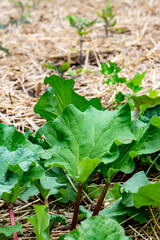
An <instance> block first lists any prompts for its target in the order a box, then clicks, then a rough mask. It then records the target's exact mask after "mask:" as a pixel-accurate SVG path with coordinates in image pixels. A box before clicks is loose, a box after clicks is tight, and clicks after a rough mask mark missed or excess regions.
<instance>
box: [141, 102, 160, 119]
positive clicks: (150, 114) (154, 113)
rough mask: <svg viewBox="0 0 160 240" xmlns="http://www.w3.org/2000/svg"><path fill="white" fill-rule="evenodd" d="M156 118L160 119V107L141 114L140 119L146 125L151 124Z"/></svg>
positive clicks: (157, 106)
mask: <svg viewBox="0 0 160 240" xmlns="http://www.w3.org/2000/svg"><path fill="white" fill-rule="evenodd" d="M154 116H157V117H160V105H156V106H155V107H152V108H148V109H146V110H145V112H144V114H143V115H142V114H141V115H140V117H139V118H140V120H141V121H143V122H144V123H149V122H150V120H151V118H152V117H154Z"/></svg>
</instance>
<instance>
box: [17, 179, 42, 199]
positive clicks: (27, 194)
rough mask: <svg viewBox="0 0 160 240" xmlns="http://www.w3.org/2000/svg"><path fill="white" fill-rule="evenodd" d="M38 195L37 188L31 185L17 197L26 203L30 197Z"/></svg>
mask: <svg viewBox="0 0 160 240" xmlns="http://www.w3.org/2000/svg"><path fill="white" fill-rule="evenodd" d="M38 194H39V191H38V189H37V187H36V186H35V185H34V184H33V183H31V184H30V185H29V186H28V187H27V188H25V189H24V190H23V191H22V192H21V193H20V195H19V198H20V199H21V200H22V201H28V200H29V198H30V197H32V196H36V195H38Z"/></svg>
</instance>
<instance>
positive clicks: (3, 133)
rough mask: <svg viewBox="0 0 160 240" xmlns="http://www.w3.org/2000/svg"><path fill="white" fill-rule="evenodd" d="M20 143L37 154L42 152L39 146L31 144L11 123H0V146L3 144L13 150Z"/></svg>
mask: <svg viewBox="0 0 160 240" xmlns="http://www.w3.org/2000/svg"><path fill="white" fill-rule="evenodd" d="M21 145H23V146H25V148H28V149H30V150H31V151H33V152H36V153H38V154H40V153H43V149H42V147H41V146H38V145H36V144H32V143H31V142H30V141H29V140H27V139H26V138H25V136H24V135H23V134H22V133H20V132H18V131H17V130H16V128H15V127H14V126H13V125H9V126H7V125H5V124H3V123H0V146H5V147H6V148H7V149H8V150H9V151H15V150H16V149H17V148H19V147H20V146H21Z"/></svg>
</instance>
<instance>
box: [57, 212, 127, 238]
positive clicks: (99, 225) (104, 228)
mask: <svg viewBox="0 0 160 240" xmlns="http://www.w3.org/2000/svg"><path fill="white" fill-rule="evenodd" d="M59 239H60V240H61V239H64V240H74V239H75V240H77V239H79V240H80V239H81V240H91V239H94V240H99V239H104V240H105V239H107V240H115V239H121V240H122V239H123V240H128V239H129V238H128V237H126V236H125V233H124V229H123V228H122V227H121V225H119V223H117V222H116V221H115V220H113V219H110V218H107V217H105V216H96V217H91V218H88V219H86V220H85V221H83V222H82V224H81V225H80V226H79V228H78V229H75V230H73V231H71V232H70V233H69V234H67V235H66V236H65V237H63V236H62V237H60V238H59Z"/></svg>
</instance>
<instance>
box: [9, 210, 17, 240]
mask: <svg viewBox="0 0 160 240" xmlns="http://www.w3.org/2000/svg"><path fill="white" fill-rule="evenodd" d="M9 215H10V220H11V225H12V226H14V225H16V223H15V218H14V211H13V205H12V207H11V208H10V209H9ZM13 240H18V234H17V232H15V233H13Z"/></svg>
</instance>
